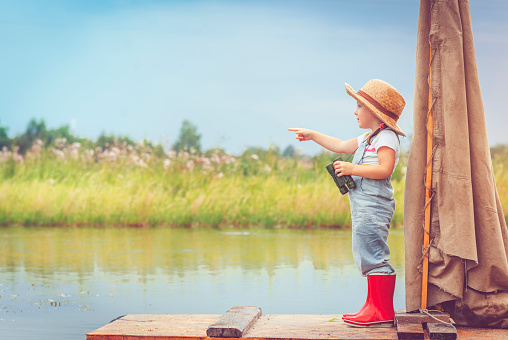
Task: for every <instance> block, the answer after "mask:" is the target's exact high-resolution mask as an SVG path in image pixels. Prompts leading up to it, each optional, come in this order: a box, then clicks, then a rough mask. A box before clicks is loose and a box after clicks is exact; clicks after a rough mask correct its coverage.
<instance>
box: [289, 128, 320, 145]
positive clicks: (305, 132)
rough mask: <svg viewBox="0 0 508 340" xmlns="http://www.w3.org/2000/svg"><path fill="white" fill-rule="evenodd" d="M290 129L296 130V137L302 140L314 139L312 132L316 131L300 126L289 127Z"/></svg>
mask: <svg viewBox="0 0 508 340" xmlns="http://www.w3.org/2000/svg"><path fill="white" fill-rule="evenodd" d="M288 131H294V132H295V134H296V139H298V140H299V141H300V142H302V141H306V140H312V133H313V132H314V131H312V130H309V129H300V128H289V129H288Z"/></svg>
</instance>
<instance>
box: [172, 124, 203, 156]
mask: <svg viewBox="0 0 508 340" xmlns="http://www.w3.org/2000/svg"><path fill="white" fill-rule="evenodd" d="M197 131H198V129H197V127H196V126H195V125H193V124H192V123H191V122H189V121H188V120H184V121H183V123H182V127H181V128H180V135H179V136H178V140H177V141H176V143H175V144H174V145H173V149H175V151H177V152H180V151H182V150H185V149H188V150H190V149H195V150H196V151H197V152H201V144H200V139H201V135H200V134H198V132H197Z"/></svg>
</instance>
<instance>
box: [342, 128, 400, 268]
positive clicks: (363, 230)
mask: <svg viewBox="0 0 508 340" xmlns="http://www.w3.org/2000/svg"><path fill="white" fill-rule="evenodd" d="M374 138H376V137H374ZM366 147H368V144H367V140H366V139H365V140H364V141H363V142H362V143H361V144H360V146H359V147H358V149H357V150H356V152H355V155H354V158H353V164H363V155H364V153H365V148H366ZM366 166H368V165H366ZM351 177H352V178H353V180H354V181H355V183H356V188H354V189H352V190H350V191H349V202H350V205H351V219H352V221H353V227H352V228H353V242H352V243H353V257H354V260H355V263H356V265H357V267H358V269H359V270H360V272H361V273H362V275H364V276H366V275H369V274H373V273H387V274H391V273H393V272H395V270H394V269H393V268H392V266H390V265H389V264H388V260H389V259H390V249H389V248H388V244H387V242H386V240H387V239H388V229H389V228H390V221H391V220H392V218H393V213H394V211H395V199H394V198H393V197H392V196H393V193H394V191H393V187H392V183H391V182H390V178H391V177H389V178H385V179H370V178H364V177H359V176H351Z"/></svg>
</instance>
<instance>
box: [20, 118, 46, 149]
mask: <svg viewBox="0 0 508 340" xmlns="http://www.w3.org/2000/svg"><path fill="white" fill-rule="evenodd" d="M47 132H48V131H47V129H46V123H45V122H44V120H43V119H41V120H40V121H39V122H37V121H36V120H35V119H32V120H30V122H29V123H28V126H27V127H26V131H25V133H23V134H22V135H21V136H19V137H18V138H16V140H15V143H16V145H17V146H19V153H21V154H25V153H26V151H27V150H28V149H30V148H31V147H32V144H33V142H34V141H35V140H36V139H40V140H42V141H43V142H44V144H45V145H47V143H46V139H47Z"/></svg>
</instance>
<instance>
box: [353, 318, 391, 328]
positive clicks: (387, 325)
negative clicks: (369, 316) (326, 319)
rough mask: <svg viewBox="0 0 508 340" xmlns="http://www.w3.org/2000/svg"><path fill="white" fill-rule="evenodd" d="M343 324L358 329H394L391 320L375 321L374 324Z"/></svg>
mask: <svg viewBox="0 0 508 340" xmlns="http://www.w3.org/2000/svg"><path fill="white" fill-rule="evenodd" d="M344 323H345V324H346V325H348V326H351V327H358V328H390V327H395V326H394V323H393V320H386V321H376V322H368V323H353V322H352V321H346V320H344Z"/></svg>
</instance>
